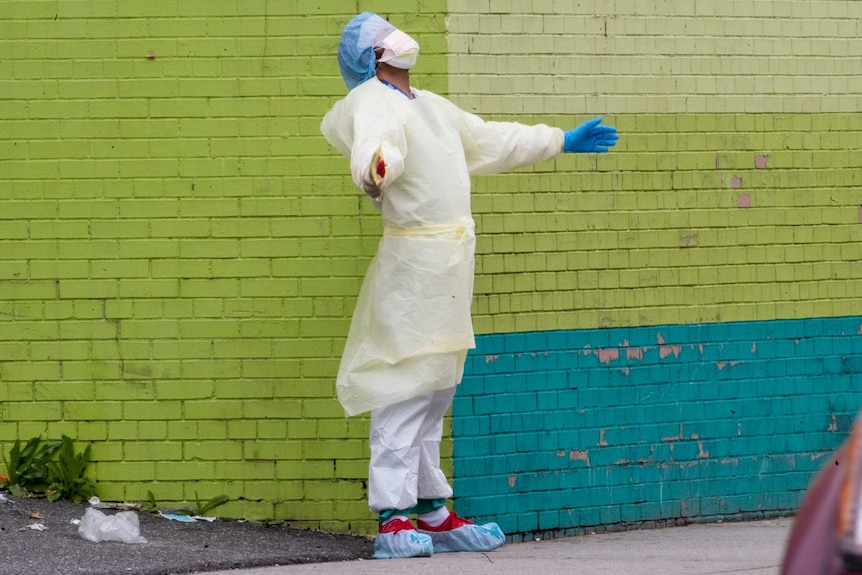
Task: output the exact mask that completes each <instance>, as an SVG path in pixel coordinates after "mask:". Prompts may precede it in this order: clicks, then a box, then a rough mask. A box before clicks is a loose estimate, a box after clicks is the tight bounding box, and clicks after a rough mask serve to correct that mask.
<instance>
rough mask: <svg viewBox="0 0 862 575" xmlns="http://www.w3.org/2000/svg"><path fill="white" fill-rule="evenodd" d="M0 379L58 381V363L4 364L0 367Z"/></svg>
mask: <svg viewBox="0 0 862 575" xmlns="http://www.w3.org/2000/svg"><path fill="white" fill-rule="evenodd" d="M0 378H2V379H3V381H34V380H59V379H60V362H57V361H40V362H28V363H4V364H2V365H0Z"/></svg>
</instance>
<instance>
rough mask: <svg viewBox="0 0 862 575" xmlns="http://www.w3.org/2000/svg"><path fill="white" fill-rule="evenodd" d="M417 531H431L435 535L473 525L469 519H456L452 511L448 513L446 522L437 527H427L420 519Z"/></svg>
mask: <svg viewBox="0 0 862 575" xmlns="http://www.w3.org/2000/svg"><path fill="white" fill-rule="evenodd" d="M418 525H419V529H421V530H422V531H433V532H435V533H440V532H443V531H452V530H453V529H458V528H459V527H464V526H465V525H475V524H474V523H473V522H472V521H470V520H469V519H464V518H463V517H458V516H457V515H456V514H455V512H454V511H450V512H449V517H447V518H446V521H444V522H443V523H441V524H440V525H438V526H437V527H432V526H431V525H428V524H427V523H425V522H424V521H422V520H421V519H420V520H419V521H418Z"/></svg>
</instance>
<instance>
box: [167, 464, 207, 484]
mask: <svg viewBox="0 0 862 575" xmlns="http://www.w3.org/2000/svg"><path fill="white" fill-rule="evenodd" d="M156 474H157V476H158V478H159V479H160V480H166V481H197V480H207V479H210V480H211V479H215V477H216V476H215V464H214V463H213V462H202V461H195V462H191V461H182V462H179V461H176V462H175V461H159V462H156Z"/></svg>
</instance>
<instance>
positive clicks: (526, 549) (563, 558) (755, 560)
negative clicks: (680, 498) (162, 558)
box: [209, 519, 793, 575]
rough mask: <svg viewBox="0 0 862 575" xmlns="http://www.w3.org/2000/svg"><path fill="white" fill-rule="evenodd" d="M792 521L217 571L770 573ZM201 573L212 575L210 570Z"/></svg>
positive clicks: (260, 574)
mask: <svg viewBox="0 0 862 575" xmlns="http://www.w3.org/2000/svg"><path fill="white" fill-rule="evenodd" d="M792 522H793V520H792V519H773V520H764V521H753V522H746V523H716V524H705V525H689V526H686V527H673V528H668V529H651V530H643V531H627V532H623V533H610V534H601V535H584V536H581V537H571V538H566V539H549V540H547V541H531V542H527V543H511V544H507V545H504V546H503V547H501V548H500V549H498V550H496V551H493V552H491V553H441V554H439V555H435V556H433V557H431V558H425V559H400V560H386V561H351V562H344V563H315V564H307V565H289V566H283V567H266V568H260V569H245V570H239V571H222V572H220V573H221V574H222V575H228V574H229V575H308V574H326V575H389V574H391V575H403V574H404V573H410V575H442V574H444V573H457V574H464V575H468V574H469V575H485V574H487V575H523V574H525V573H527V574H530V575H551V574H554V573H566V574H567V575H620V574H625V575H659V574H660V575H707V574H711V575H715V574H719V573H720V574H733V573H736V574H742V573H744V574H745V575H777V574H778V572H779V566H780V564H781V558H782V556H783V553H784V544H785V541H786V539H787V537H788V535H789V532H790V527H791V525H792ZM209 575H214V573H210V574H209Z"/></svg>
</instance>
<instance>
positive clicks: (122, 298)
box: [0, 0, 446, 531]
mask: <svg viewBox="0 0 862 575" xmlns="http://www.w3.org/2000/svg"><path fill="white" fill-rule="evenodd" d="M350 4H351V5H350V6H345V3H344V2H335V1H331V0H323V1H290V2H281V1H274V0H249V1H246V0H243V1H242V2H236V1H232V0H182V1H179V0H152V1H147V2H116V1H114V0H110V1H104V0H80V1H78V0H61V1H59V2H56V1H53V0H52V1H38V0H32V1H31V0H27V1H10V0H2V1H0V15H2V18H0V21H2V22H0V54H2V57H0V446H2V448H3V449H4V450H6V449H8V447H9V446H10V443H11V441H13V440H14V439H16V438H20V439H22V440H27V439H29V438H30V437H33V436H38V435H41V436H42V437H46V438H59V436H60V435H61V434H64V433H65V434H68V435H69V436H71V437H73V438H76V439H77V440H78V441H79V442H80V444H81V445H83V444H85V443H92V446H93V447H92V455H93V459H94V464H93V466H92V474H93V476H94V477H96V478H97V479H98V480H99V486H98V494H99V495H100V496H101V497H103V498H104V499H107V500H139V499H141V498H143V497H145V496H146V492H147V491H148V490H151V491H153V493H154V494H155V496H156V498H157V499H158V500H159V501H160V502H163V503H164V504H168V505H179V504H183V503H188V502H190V501H194V500H195V497H196V495H199V496H200V497H201V498H209V497H212V496H215V495H219V494H222V493H226V494H227V495H229V496H230V497H231V498H232V501H231V502H230V503H229V504H228V505H226V506H224V507H222V508H220V509H219V513H222V514H224V515H229V516H236V517H240V516H242V517H250V518H254V517H260V518H272V517H279V518H285V519H288V520H291V521H293V522H294V523H295V524H300V525H308V526H310V527H322V528H326V529H335V530H348V529H350V530H354V531H368V530H370V529H372V528H373V527H374V525H375V522H374V518H373V517H372V516H371V514H370V513H369V512H368V508H367V503H366V500H365V493H364V478H365V477H366V474H367V453H366V447H365V442H366V436H367V422H366V420H364V419H361V418H357V419H352V420H347V419H345V418H344V416H343V412H342V410H341V408H340V406H339V405H338V403H337V401H336V400H335V399H334V374H335V371H336V368H337V363H338V355H339V353H340V348H341V346H342V345H343V340H344V337H345V335H346V333H347V328H348V324H349V318H350V313H351V311H352V308H353V302H354V300H355V297H356V294H357V292H358V289H359V284H360V278H361V275H362V274H363V273H364V269H365V266H366V265H367V261H368V259H369V258H370V256H371V254H373V251H374V249H375V247H376V243H377V239H376V234H377V233H378V232H379V223H378V221H377V218H376V217H373V216H372V215H371V212H372V211H370V210H368V209H367V206H366V207H364V208H363V207H362V202H361V198H360V194H358V193H357V191H356V189H355V188H354V186H353V185H352V184H351V183H350V181H349V178H348V176H347V173H348V172H347V170H346V169H345V163H344V161H343V159H341V158H340V157H338V156H337V154H336V153H335V152H334V150H332V149H331V148H330V147H329V145H328V144H327V143H326V141H325V140H324V138H323V137H322V136H321V135H320V131H319V125H320V119H321V118H322V116H323V114H324V113H325V111H326V110H327V109H328V108H329V106H330V105H331V104H332V102H334V100H335V99H336V97H341V96H343V95H344V93H345V92H346V89H345V87H344V84H343V81H342V80H341V77H340V76H339V74H338V68H337V62H336V60H335V50H336V47H337V42H338V36H339V34H340V31H341V29H342V27H343V25H344V24H345V23H346V22H347V20H348V19H349V17H351V16H352V15H353V14H355V10H356V9H357V8H358V9H359V10H362V9H364V8H365V6H364V5H366V4H369V5H370V3H367V2H360V3H359V6H357V5H356V3H350ZM375 4H376V5H375V9H376V10H379V11H381V12H382V13H386V14H387V15H389V16H390V17H392V18H393V19H394V20H396V21H398V23H399V25H401V26H402V27H403V28H404V29H405V30H407V31H409V32H410V33H412V34H415V35H416V36H418V37H419V38H420V39H421V40H422V42H423V63H422V72H423V73H424V74H425V75H426V78H428V83H429V84H430V85H432V86H437V88H436V89H438V90H440V91H443V89H442V88H440V87H441V86H444V85H445V64H446V58H445V39H444V37H443V34H442V32H443V18H442V10H441V5H442V3H441V2H433V1H432V2H426V1H422V2H418V1H414V2H404V1H399V2H378V3H375Z"/></svg>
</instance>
